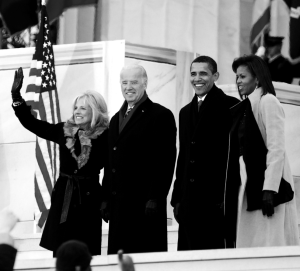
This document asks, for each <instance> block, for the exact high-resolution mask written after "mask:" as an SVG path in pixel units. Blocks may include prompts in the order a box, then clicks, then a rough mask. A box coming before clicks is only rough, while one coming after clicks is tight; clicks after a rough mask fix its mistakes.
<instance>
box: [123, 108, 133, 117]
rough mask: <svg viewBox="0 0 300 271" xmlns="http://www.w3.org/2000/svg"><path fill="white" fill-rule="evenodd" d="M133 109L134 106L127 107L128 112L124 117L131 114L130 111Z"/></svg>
mask: <svg viewBox="0 0 300 271" xmlns="http://www.w3.org/2000/svg"><path fill="white" fill-rule="evenodd" d="M131 110H132V107H128V108H127V111H126V113H125V115H124V119H125V118H126V117H127V116H128V115H129V113H130V111H131Z"/></svg>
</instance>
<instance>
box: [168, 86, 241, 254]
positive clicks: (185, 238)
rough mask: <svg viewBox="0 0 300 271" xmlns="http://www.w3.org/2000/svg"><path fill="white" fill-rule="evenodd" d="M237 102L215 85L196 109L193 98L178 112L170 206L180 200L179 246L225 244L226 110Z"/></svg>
mask: <svg viewBox="0 0 300 271" xmlns="http://www.w3.org/2000/svg"><path fill="white" fill-rule="evenodd" d="M238 102H239V100H238V99H236V98H234V97H230V96H227V95H225V94H224V93H223V91H222V90H221V89H219V88H217V87H216V86H215V85H214V86H213V88H212V89H211V90H210V91H209V93H208V94H207V96H206V97H205V99H204V101H203V103H202V105H201V107H200V110H199V112H198V108H197V96H195V97H194V98H193V100H192V101H191V103H189V104H188V105H186V106H185V107H183V108H182V109H181V110H180V114H179V142H180V150H179V157H178V162H177V169H176V180H175V184H174V190H173V194H172V201H171V205H172V206H173V207H175V206H176V204H178V203H180V207H179V215H178V217H179V236H178V250H198V249H216V248H224V247H225V242H224V238H225V236H224V193H225V190H224V187H225V182H226V171H227V162H228V155H229V148H230V146H229V131H230V126H231V116H230V111H229V108H230V107H232V106H233V105H235V104H236V103H238Z"/></svg>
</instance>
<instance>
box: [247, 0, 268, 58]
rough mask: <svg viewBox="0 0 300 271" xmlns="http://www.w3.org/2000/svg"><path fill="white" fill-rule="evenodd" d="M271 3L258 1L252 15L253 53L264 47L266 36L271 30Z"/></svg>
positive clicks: (251, 36) (251, 41)
mask: <svg viewBox="0 0 300 271" xmlns="http://www.w3.org/2000/svg"><path fill="white" fill-rule="evenodd" d="M270 21H271V1H270V0H256V1H255V2H254V6H253V13H252V29H251V34H250V46H251V52H252V53H253V54H255V53H256V51H257V49H258V48H259V47H260V46H263V45H264V44H263V42H264V35H265V34H266V33H267V32H269V30H270Z"/></svg>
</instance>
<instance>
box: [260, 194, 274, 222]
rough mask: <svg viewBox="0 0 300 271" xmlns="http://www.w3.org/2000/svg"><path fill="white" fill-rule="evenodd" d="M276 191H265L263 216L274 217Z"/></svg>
mask: <svg viewBox="0 0 300 271" xmlns="http://www.w3.org/2000/svg"><path fill="white" fill-rule="evenodd" d="M274 193H275V192H274V191H269V190H264V191H263V196H262V213H263V215H267V216H272V215H273V214H274Z"/></svg>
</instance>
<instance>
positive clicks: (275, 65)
mask: <svg viewBox="0 0 300 271" xmlns="http://www.w3.org/2000/svg"><path fill="white" fill-rule="evenodd" d="M267 64H268V67H269V70H270V73H271V78H272V81H276V82H285V83H288V84H291V83H292V81H293V77H294V75H293V66H292V64H291V63H290V62H289V61H288V60H287V59H286V58H284V57H283V56H282V55H280V56H279V57H277V58H276V59H274V60H273V61H272V62H269V61H268V60H267Z"/></svg>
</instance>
